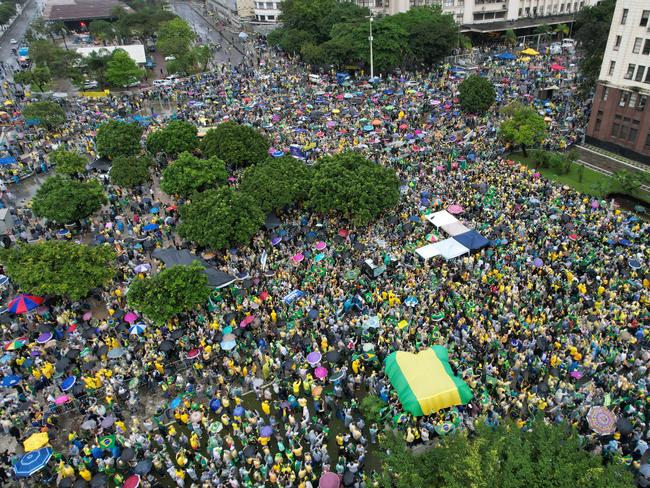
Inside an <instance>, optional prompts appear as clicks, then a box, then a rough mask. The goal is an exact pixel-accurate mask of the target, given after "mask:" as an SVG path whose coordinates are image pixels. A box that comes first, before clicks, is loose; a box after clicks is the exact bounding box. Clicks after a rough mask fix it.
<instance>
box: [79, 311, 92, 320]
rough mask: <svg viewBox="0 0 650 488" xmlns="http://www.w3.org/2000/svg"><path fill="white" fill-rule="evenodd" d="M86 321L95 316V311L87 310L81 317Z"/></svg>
mask: <svg viewBox="0 0 650 488" xmlns="http://www.w3.org/2000/svg"><path fill="white" fill-rule="evenodd" d="M81 318H82V319H83V320H84V321H85V322H87V321H89V320H90V319H92V318H93V313H92V312H86V313H85V314H84V315H83V317H81Z"/></svg>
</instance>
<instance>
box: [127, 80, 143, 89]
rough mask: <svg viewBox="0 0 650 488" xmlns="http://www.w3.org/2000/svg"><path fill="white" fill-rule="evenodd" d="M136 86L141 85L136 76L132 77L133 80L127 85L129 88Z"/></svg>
mask: <svg viewBox="0 0 650 488" xmlns="http://www.w3.org/2000/svg"><path fill="white" fill-rule="evenodd" d="M136 86H140V80H138V79H136V78H132V80H131V82H130V83H128V84H127V85H126V87H127V88H134V87H136Z"/></svg>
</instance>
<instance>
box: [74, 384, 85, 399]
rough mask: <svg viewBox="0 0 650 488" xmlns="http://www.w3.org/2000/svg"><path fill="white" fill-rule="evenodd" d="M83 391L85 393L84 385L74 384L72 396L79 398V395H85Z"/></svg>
mask: <svg viewBox="0 0 650 488" xmlns="http://www.w3.org/2000/svg"><path fill="white" fill-rule="evenodd" d="M85 391H86V388H85V387H84V385H83V384H81V383H76V384H75V385H74V386H73V387H72V394H73V395H74V396H80V395H83V394H84V393H85Z"/></svg>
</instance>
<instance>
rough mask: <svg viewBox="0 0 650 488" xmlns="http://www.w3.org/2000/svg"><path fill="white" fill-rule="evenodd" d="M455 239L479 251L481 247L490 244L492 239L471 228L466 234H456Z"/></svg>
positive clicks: (472, 249)
mask: <svg viewBox="0 0 650 488" xmlns="http://www.w3.org/2000/svg"><path fill="white" fill-rule="evenodd" d="M453 239H455V240H456V241H458V242H459V243H460V244H462V245H463V246H465V247H466V248H467V249H469V250H471V251H478V250H479V249H483V248H484V247H487V246H489V245H490V241H488V240H487V239H486V238H485V237H483V236H482V235H481V234H479V233H478V232H476V231H475V230H470V231H469V232H465V233H464V234H459V235H457V236H454V237H453Z"/></svg>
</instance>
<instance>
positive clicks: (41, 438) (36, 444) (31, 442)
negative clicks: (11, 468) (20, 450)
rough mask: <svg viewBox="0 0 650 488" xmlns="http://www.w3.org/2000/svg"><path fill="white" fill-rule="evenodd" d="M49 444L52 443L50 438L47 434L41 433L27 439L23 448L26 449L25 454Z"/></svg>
mask: <svg viewBox="0 0 650 488" xmlns="http://www.w3.org/2000/svg"><path fill="white" fill-rule="evenodd" d="M48 442H50V438H49V436H48V435H47V432H39V433H38V434H32V435H30V436H29V437H28V438H27V439H25V442H23V446H24V447H25V452H30V451H35V450H36V449H40V448H41V447H44V446H46V445H47V444H48Z"/></svg>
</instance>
